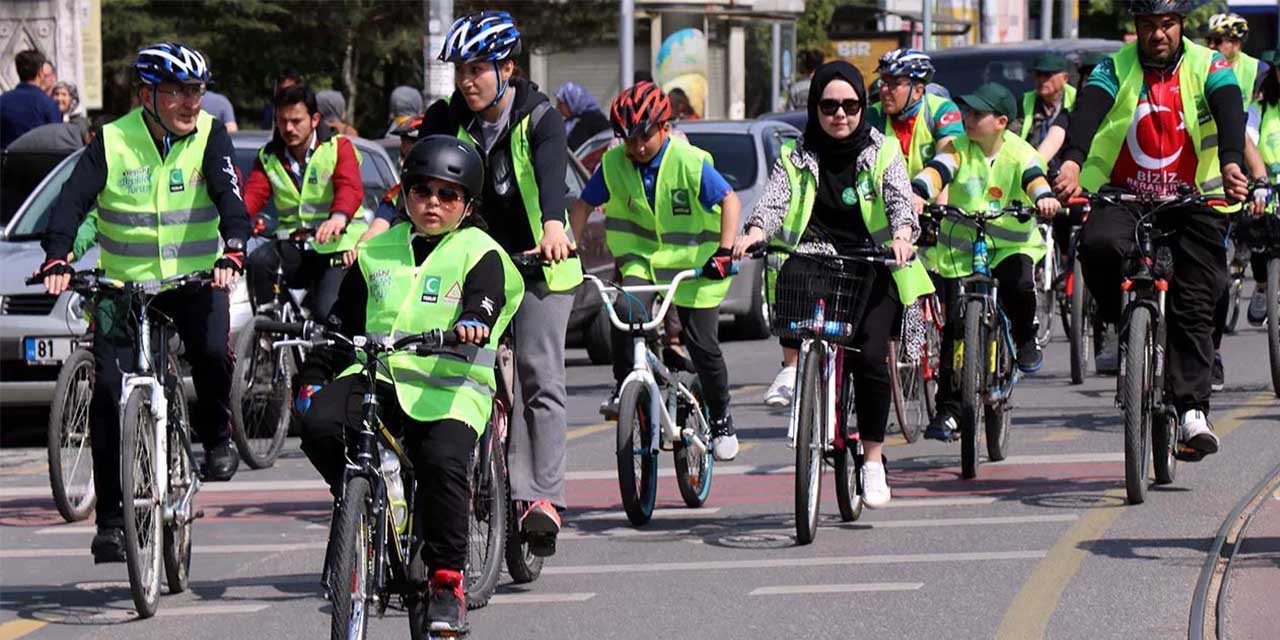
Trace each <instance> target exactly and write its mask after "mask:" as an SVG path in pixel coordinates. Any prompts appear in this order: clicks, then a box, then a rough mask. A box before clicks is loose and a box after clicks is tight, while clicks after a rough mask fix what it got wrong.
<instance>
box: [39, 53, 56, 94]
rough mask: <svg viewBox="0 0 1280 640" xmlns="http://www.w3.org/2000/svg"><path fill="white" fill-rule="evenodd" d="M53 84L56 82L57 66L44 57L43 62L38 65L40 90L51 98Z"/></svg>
mask: <svg viewBox="0 0 1280 640" xmlns="http://www.w3.org/2000/svg"><path fill="white" fill-rule="evenodd" d="M55 84H58V67H56V66H54V64H53V62H51V61H49V59H47V58H46V59H45V61H44V64H43V65H41V66H40V90H41V91H43V92H45V95H47V96H49V97H50V98H52V97H53V85H55Z"/></svg>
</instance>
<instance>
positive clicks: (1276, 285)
mask: <svg viewBox="0 0 1280 640" xmlns="http://www.w3.org/2000/svg"><path fill="white" fill-rule="evenodd" d="M1267 352H1268V353H1270V354H1271V388H1272V390H1273V391H1275V394H1276V397H1278V398H1280V257H1277V258H1271V259H1270V260H1268V261H1267Z"/></svg>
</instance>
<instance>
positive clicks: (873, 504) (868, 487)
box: [862, 460, 891, 509]
mask: <svg viewBox="0 0 1280 640" xmlns="http://www.w3.org/2000/svg"><path fill="white" fill-rule="evenodd" d="M862 494H863V495H862V500H863V503H864V504H866V505H867V508H869V509H879V508H880V507H883V506H885V505H887V504H889V499H890V497H891V496H890V495H889V483H888V482H887V480H886V478H885V473H884V463H883V462H871V461H870V460H868V461H867V462H864V463H863V464H862Z"/></svg>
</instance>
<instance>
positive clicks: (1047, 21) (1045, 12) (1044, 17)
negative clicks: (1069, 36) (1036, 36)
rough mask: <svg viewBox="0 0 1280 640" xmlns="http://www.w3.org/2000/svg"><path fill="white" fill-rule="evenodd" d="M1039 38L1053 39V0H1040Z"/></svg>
mask: <svg viewBox="0 0 1280 640" xmlns="http://www.w3.org/2000/svg"><path fill="white" fill-rule="evenodd" d="M1063 4H1066V3H1065V2H1064V3H1063ZM1040 39H1041V40H1051V39H1053V0H1040Z"/></svg>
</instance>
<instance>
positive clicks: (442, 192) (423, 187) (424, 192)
mask: <svg viewBox="0 0 1280 640" xmlns="http://www.w3.org/2000/svg"><path fill="white" fill-rule="evenodd" d="M409 193H410V194H412V195H413V197H415V198H417V199H419V200H427V199H430V198H431V196H432V195H434V196H435V197H436V199H437V200H439V201H440V202H441V203H443V204H453V203H455V202H457V201H459V200H461V199H462V192H461V191H459V190H457V189H454V188H453V187H440V188H439V189H434V190H433V189H432V188H431V185H429V184H427V183H425V182H419V183H418V184H415V185H413V186H411V187H409Z"/></svg>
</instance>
